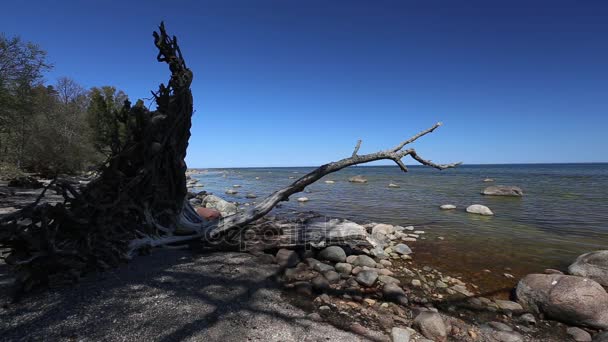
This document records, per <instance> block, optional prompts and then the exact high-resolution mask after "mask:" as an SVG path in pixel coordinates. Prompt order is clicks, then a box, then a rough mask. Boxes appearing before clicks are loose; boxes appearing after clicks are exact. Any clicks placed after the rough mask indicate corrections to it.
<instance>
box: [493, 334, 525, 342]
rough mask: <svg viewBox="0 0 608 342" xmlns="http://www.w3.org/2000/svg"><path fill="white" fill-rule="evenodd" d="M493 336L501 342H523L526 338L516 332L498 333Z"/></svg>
mask: <svg viewBox="0 0 608 342" xmlns="http://www.w3.org/2000/svg"><path fill="white" fill-rule="evenodd" d="M492 336H493V337H494V338H495V339H496V340H497V341H499V342H523V341H524V338H523V337H522V336H521V335H520V334H519V333H516V332H514V331H497V332H495V333H494V334H492Z"/></svg>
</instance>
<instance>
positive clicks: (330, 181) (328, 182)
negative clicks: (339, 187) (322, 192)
mask: <svg viewBox="0 0 608 342" xmlns="http://www.w3.org/2000/svg"><path fill="white" fill-rule="evenodd" d="M334 183H335V182H334V181H333V180H326V181H325V184H334Z"/></svg>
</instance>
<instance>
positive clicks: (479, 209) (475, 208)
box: [467, 204, 494, 216]
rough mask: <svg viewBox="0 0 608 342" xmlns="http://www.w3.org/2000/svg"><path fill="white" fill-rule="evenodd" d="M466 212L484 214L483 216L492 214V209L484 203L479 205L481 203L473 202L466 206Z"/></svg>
mask: <svg viewBox="0 0 608 342" xmlns="http://www.w3.org/2000/svg"><path fill="white" fill-rule="evenodd" d="M467 213H471V214H479V215H484V216H492V215H494V213H493V212H492V210H490V208H488V207H486V206H485V205H481V204H473V205H470V206H468V207H467Z"/></svg>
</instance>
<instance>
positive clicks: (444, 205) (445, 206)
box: [439, 204, 456, 210]
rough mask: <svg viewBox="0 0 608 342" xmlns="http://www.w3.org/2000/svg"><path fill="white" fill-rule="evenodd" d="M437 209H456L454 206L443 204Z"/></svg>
mask: <svg viewBox="0 0 608 342" xmlns="http://www.w3.org/2000/svg"><path fill="white" fill-rule="evenodd" d="M439 208H440V209H441V210H452V209H456V206H455V205H453V204H443V205H441V206H439Z"/></svg>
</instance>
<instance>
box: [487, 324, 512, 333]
mask: <svg viewBox="0 0 608 342" xmlns="http://www.w3.org/2000/svg"><path fill="white" fill-rule="evenodd" d="M488 325H489V326H491V327H492V328H494V329H496V330H500V331H513V328H511V327H510V326H508V325H506V324H504V323H502V322H490V323H488Z"/></svg>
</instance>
